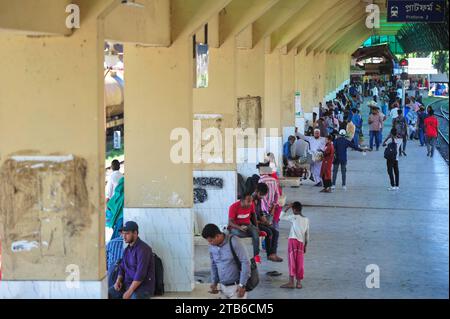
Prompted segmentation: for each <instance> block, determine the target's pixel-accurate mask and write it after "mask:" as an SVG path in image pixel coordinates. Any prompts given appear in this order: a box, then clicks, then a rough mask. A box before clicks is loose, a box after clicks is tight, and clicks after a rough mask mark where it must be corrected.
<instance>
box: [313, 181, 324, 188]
mask: <svg viewBox="0 0 450 319" xmlns="http://www.w3.org/2000/svg"><path fill="white" fill-rule="evenodd" d="M314 186H316V187H322V182H318V183H317V184H316V185H314Z"/></svg>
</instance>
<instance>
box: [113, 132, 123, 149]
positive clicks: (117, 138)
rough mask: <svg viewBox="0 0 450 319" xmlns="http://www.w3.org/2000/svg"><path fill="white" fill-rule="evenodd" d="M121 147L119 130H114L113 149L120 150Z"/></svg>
mask: <svg viewBox="0 0 450 319" xmlns="http://www.w3.org/2000/svg"><path fill="white" fill-rule="evenodd" d="M121 148H122V139H121V132H120V131H114V149H115V150H120V149H121Z"/></svg>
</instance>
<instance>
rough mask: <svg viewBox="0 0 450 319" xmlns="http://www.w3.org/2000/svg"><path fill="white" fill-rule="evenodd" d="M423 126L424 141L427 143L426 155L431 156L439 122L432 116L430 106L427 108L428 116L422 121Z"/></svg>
mask: <svg viewBox="0 0 450 319" xmlns="http://www.w3.org/2000/svg"><path fill="white" fill-rule="evenodd" d="M423 123H424V126H425V141H426V144H427V156H430V157H433V155H434V147H435V145H436V141H437V137H438V128H439V122H438V120H437V118H436V116H434V111H433V109H432V108H429V109H428V116H427V117H426V118H425V120H424V121H423Z"/></svg>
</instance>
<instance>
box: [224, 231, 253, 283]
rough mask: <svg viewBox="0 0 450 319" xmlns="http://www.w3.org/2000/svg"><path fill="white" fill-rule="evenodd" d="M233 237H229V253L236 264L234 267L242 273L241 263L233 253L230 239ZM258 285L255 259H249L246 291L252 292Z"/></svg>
mask: <svg viewBox="0 0 450 319" xmlns="http://www.w3.org/2000/svg"><path fill="white" fill-rule="evenodd" d="M233 237H234V236H231V237H230V248H231V253H232V254H233V258H234V261H235V262H236V265H237V267H238V269H239V272H241V271H242V265H241V261H240V260H239V258H238V256H237V255H236V252H235V251H234V248H233V244H232V243H231V239H232V238H233ZM258 284H259V273H258V266H257V265H256V262H255V258H251V259H250V278H248V280H247V284H246V285H245V290H246V291H252V290H253V289H255V288H256V286H258Z"/></svg>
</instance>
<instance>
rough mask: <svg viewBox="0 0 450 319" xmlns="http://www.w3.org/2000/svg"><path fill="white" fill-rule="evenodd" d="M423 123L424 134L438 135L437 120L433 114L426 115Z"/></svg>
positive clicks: (428, 135)
mask: <svg viewBox="0 0 450 319" xmlns="http://www.w3.org/2000/svg"><path fill="white" fill-rule="evenodd" d="M423 123H424V125H425V135H426V136H427V137H437V136H438V125H439V124H438V120H437V118H436V117H435V116H428V117H426V118H425V120H424V121H423Z"/></svg>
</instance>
